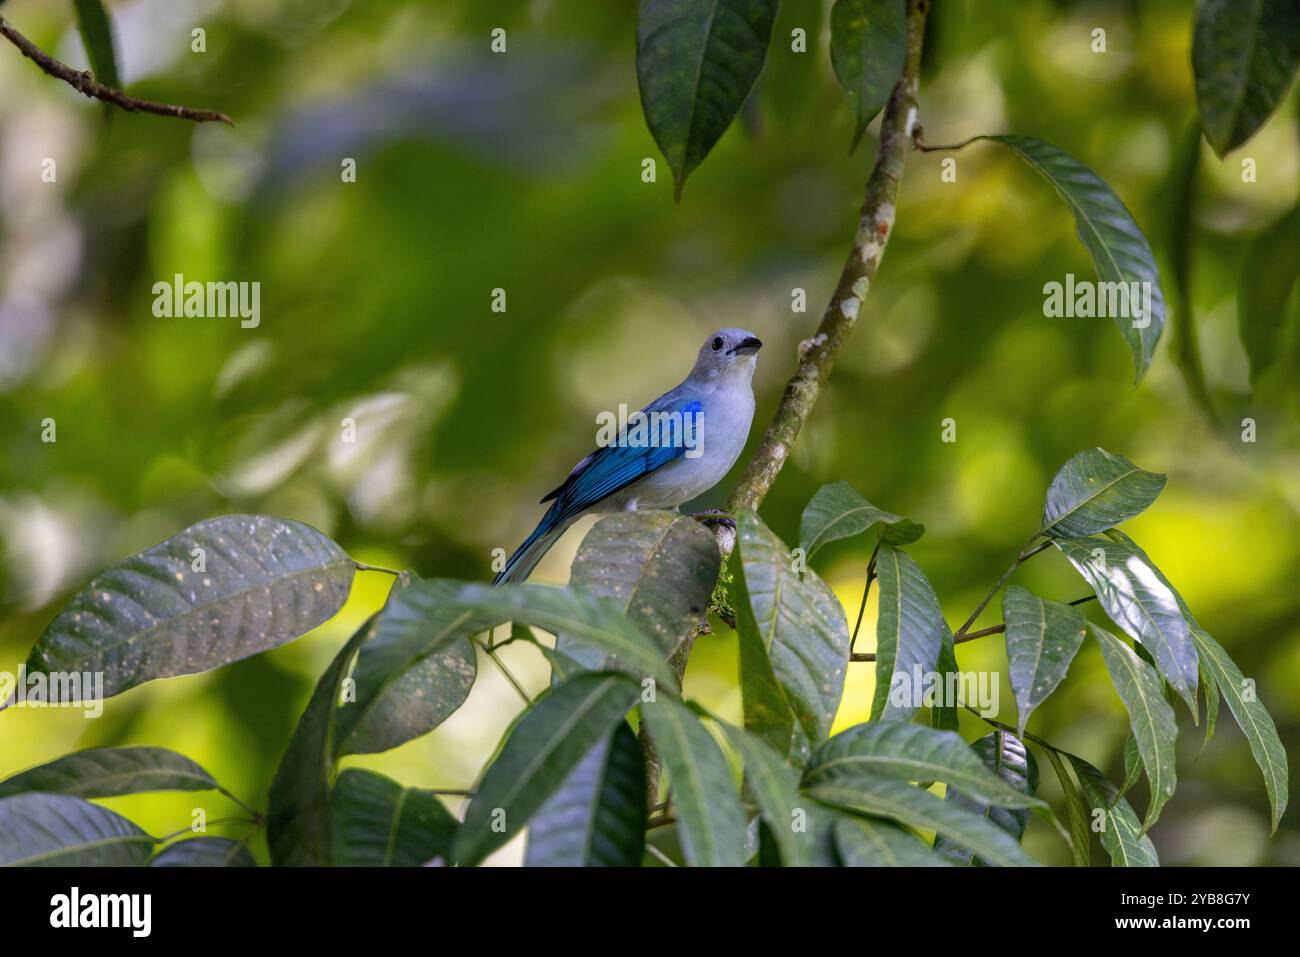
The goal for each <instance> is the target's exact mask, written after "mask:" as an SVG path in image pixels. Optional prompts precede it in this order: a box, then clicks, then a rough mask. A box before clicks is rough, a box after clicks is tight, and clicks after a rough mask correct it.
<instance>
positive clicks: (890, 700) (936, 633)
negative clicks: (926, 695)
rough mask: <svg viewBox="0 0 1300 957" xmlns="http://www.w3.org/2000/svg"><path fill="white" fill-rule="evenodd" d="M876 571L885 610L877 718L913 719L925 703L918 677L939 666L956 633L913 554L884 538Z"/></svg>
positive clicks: (879, 635)
mask: <svg viewBox="0 0 1300 957" xmlns="http://www.w3.org/2000/svg"><path fill="white" fill-rule="evenodd" d="M876 575H877V580H878V582H879V584H880V611H879V614H878V617H877V621H876V690H875V696H874V697H873V698H872V701H871V720H873V721H875V720H878V719H886V720H895V721H907V720H909V719H911V717H912V715H914V714H916V711H917V708H918V707H919V706H920V704H921V702H920V697H921V692H922V689H921V688H919V687H917V678H918V676H921V677H923V676H924V675H926V674H928V673H929V672H931V671H934V670H935V669H936V663H937V661H938V659H939V650H940V647H941V646H942V644H943V642H944V639H945V637H947V638H951V636H952V632H951V631H950V630H949V628H948V623H947V622H946V621H945V620H944V617H943V609H942V608H940V607H939V599H938V598H936V597H935V594H934V589H932V588H931V587H930V582H929V580H928V579H926V577H925V573H924V572H922V571H921V569H920V567H919V566H918V565H917V564H916V562H914V561H912V558H911V556H909V555H907V554H906V553H904V552H902V551H899V550H898V549H897V548H895V547H894V546H892V545H886V544H883V543H882V544H881V546H880V550H879V551H878V552H877V553H876ZM895 685H897V687H895Z"/></svg>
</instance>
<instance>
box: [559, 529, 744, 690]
mask: <svg viewBox="0 0 1300 957" xmlns="http://www.w3.org/2000/svg"><path fill="white" fill-rule="evenodd" d="M719 563H720V558H719V556H718V545H717V542H716V541H715V539H714V537H713V535H711V534H710V533H709V531H708V530H707V529H706V528H705V527H704V526H703V525H701V524H700V523H699V522H697V521H695V520H694V519H692V518H688V517H686V516H684V515H678V514H677V513H676V512H667V511H658V510H648V511H636V512H619V513H618V514H616V515H611V516H609V517H607V518H603V519H601V520H600V521H599V522H597V523H596V524H595V526H594V527H593V528H592V529H591V531H590V532H588V533H587V537H586V538H584V539H583V540H582V544H581V545H580V546H578V554H577V556H576V557H575V558H574V559H573V570H572V572H571V573H570V576H569V586H570V587H571V588H578V589H581V590H583V591H587V592H590V593H591V594H593V595H600V596H602V597H605V598H609V599H611V600H613V601H616V602H618V604H619V606H620V607H621V608H622V609H623V611H624V613H625V614H626V615H627V617H628V618H630V619H631V620H632V621H633V622H634V623H635V624H636V625H638V626H639V627H640V628H641V630H642V631H644V632H645V633H646V634H647V635H649V636H650V637H651V638H653V639H654V641H655V644H657V645H658V646H659V647H660V649H661V650H662V651H663V654H664V656H665V657H671V656H672V654H673V653H674V652H675V651H677V649H678V648H679V647H680V646H681V643H682V642H683V641H684V640H685V639H686V636H687V635H688V634H690V632H691V629H692V628H694V627H695V626H696V625H697V624H698V623H699V621H700V618H701V617H702V616H703V615H704V613H705V612H706V611H707V610H708V607H709V597H710V595H711V594H712V593H713V586H714V584H715V583H716V582H717V580H718V567H719ZM555 647H556V648H557V650H559V651H560V652H562V653H564V654H567V655H569V656H570V657H571V658H573V659H574V660H575V661H578V662H580V663H581V664H583V665H585V666H586V667H588V668H591V669H598V668H600V667H602V666H603V665H604V662H605V659H606V657H607V655H606V654H605V653H604V652H602V651H601V650H600V649H598V648H590V647H586V646H584V645H583V644H582V643H581V641H580V640H576V639H574V638H573V637H572V636H570V635H569V634H567V633H564V634H560V635H559V636H558V637H557V638H556V641H555Z"/></svg>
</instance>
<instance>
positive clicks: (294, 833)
mask: <svg viewBox="0 0 1300 957" xmlns="http://www.w3.org/2000/svg"><path fill="white" fill-rule="evenodd" d="M377 617H378V616H377V615H373V616H371V618H370V620H369V621H367V622H366V623H365V625H363V626H362V627H361V628H360V629H358V631H357V633H356V634H355V635H353V636H352V637H351V638H349V639H348V641H347V643H346V644H345V645H344V646H343V648H342V649H341V650H340V651H339V653H338V654H337V655H335V656H334V660H333V661H332V662H330V666H329V667H328V668H327V669H325V673H324V674H323V675H321V677H320V680H319V681H317V682H316V687H315V689H314V690H313V691H312V693H311V698H310V699H309V700H308V702H307V707H306V708H305V709H304V710H303V713H302V717H300V718H299V719H298V726H297V727H296V728H295V729H294V732H293V737H292V738H291V739H290V740H289V747H288V748H287V749H286V750H285V752H284V756H283V757H282V758H281V759H280V766H279V767H278V768H277V769H276V772H275V779H274V780H273V781H272V782H271V795H270V802H269V807H268V811H267V821H266V841H267V844H268V845H269V846H270V848H271V863H272V864H274V865H275V866H277V867H304V866H310V867H324V866H327V865H328V864H329V863H330V857H331V854H332V851H333V835H332V824H333V815H332V812H331V809H330V786H331V785H332V783H333V780H334V764H335V758H334V755H335V752H336V748H337V745H336V738H337V728H336V724H337V721H338V713H339V709H338V701H339V698H340V696H341V692H342V689H343V680H344V678H346V677H347V673H348V669H349V667H350V666H351V664H352V661H353V659H354V658H355V657H356V655H357V649H358V648H360V647H361V643H362V642H363V641H365V640H366V639H367V638H368V637H370V635H371V634H372V633H373V631H372V630H373V628H374V625H375V619H376V618H377Z"/></svg>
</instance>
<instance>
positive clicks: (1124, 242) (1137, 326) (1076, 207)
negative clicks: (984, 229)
mask: <svg viewBox="0 0 1300 957" xmlns="http://www.w3.org/2000/svg"><path fill="white" fill-rule="evenodd" d="M983 138H984V139H989V140H993V141H995V142H998V143H1001V144H1003V145H1004V146H1007V147H1009V148H1010V149H1012V150H1014V151H1015V152H1016V153H1017V154H1018V155H1019V156H1020V158H1021V159H1023V160H1024V161H1025V162H1026V163H1028V164H1029V165H1030V166H1032V167H1033V168H1034V169H1036V170H1037V171H1038V172H1039V173H1041V174H1042V175H1043V176H1044V177H1045V178H1046V179H1047V181H1048V182H1050V183H1051V184H1052V185H1053V186H1054V187H1056V191H1057V193H1059V194H1060V196H1061V198H1062V199H1063V200H1065V204H1066V205H1067V206H1069V207H1070V212H1071V213H1073V214H1074V224H1075V231H1076V232H1077V233H1078V235H1079V241H1080V242H1082V243H1083V245H1084V248H1085V249H1087V250H1088V255H1089V256H1091V257H1092V263H1093V265H1094V266H1095V267H1096V269H1097V278H1098V279H1099V280H1101V282H1102V283H1126V284H1127V283H1150V284H1151V286H1150V289H1151V301H1150V305H1151V308H1150V315H1147V316H1143V317H1141V319H1139V318H1138V317H1137V316H1136V315H1135V314H1132V313H1134V312H1135V310H1133V308H1132V306H1131V300H1130V307H1129V309H1128V310H1121V309H1116V310H1114V311H1115V312H1116V313H1117V314H1116V315H1115V316H1113V318H1114V320H1115V324H1116V325H1117V326H1118V327H1119V331H1120V334H1121V335H1122V336H1123V337H1124V341H1125V342H1127V343H1128V346H1129V350H1130V351H1131V352H1132V353H1133V364H1134V366H1135V367H1136V373H1135V376H1134V383H1135V384H1136V383H1138V382H1141V381H1142V377H1143V376H1144V375H1146V371H1147V368H1148V367H1149V366H1150V365H1151V358H1152V356H1153V355H1154V354H1155V349H1156V343H1157V342H1158V341H1159V340H1160V331H1161V330H1162V329H1163V328H1164V325H1165V298H1164V292H1163V291H1162V290H1161V288H1160V273H1159V271H1158V270H1157V268H1156V261H1155V257H1154V256H1152V254H1151V245H1150V244H1149V243H1148V242H1147V239H1146V236H1144V235H1143V234H1142V230H1141V229H1140V228H1138V224H1137V223H1136V222H1135V221H1134V220H1133V215H1132V214H1131V213H1130V212H1129V211H1128V209H1127V208H1126V207H1125V206H1124V203H1123V202H1122V201H1121V200H1120V198H1119V197H1118V196H1116V195H1115V191H1114V190H1112V189H1111V188H1110V187H1109V186H1107V185H1106V183H1105V182H1104V181H1103V180H1102V179H1101V178H1100V177H1099V176H1098V175H1097V174H1096V173H1094V172H1093V171H1092V170H1090V169H1089V168H1088V167H1086V166H1084V165H1083V164H1082V163H1080V162H1079V161H1078V160H1077V159H1075V158H1074V157H1073V156H1071V155H1070V154H1069V153H1067V152H1065V151H1064V150H1062V149H1060V148H1059V147H1056V146H1053V145H1052V144H1051V143H1046V142H1044V141H1043V140H1039V139H1035V138H1034V137H1032V136H988V137H983ZM1112 288H1113V287H1112ZM1120 288H1126V289H1131V288H1132V287H1128V286H1125V287H1120ZM1138 288H1139V289H1140V288H1141V287H1138ZM1100 292H1101V291H1100V290H1099V295H1100ZM1118 301H1123V300H1118ZM1124 311H1128V312H1129V313H1130V314H1131V315H1129V316H1123V315H1119V314H1118V313H1120V312H1124Z"/></svg>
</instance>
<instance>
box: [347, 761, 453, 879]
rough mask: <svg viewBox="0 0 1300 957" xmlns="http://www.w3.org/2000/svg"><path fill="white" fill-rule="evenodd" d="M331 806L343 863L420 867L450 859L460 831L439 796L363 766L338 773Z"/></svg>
mask: <svg viewBox="0 0 1300 957" xmlns="http://www.w3.org/2000/svg"><path fill="white" fill-rule="evenodd" d="M330 805H331V808H332V810H333V816H334V821H333V839H334V851H333V860H334V864H335V865H337V866H339V867H420V866H421V865H423V864H426V863H428V862H429V861H432V860H433V859H434V858H436V857H445V856H446V854H447V851H448V849H449V848H450V847H451V841H452V838H453V837H454V836H455V834H456V827H457V821H456V819H455V818H454V817H452V816H451V812H450V811H448V810H447V809H446V808H445V807H444V806H443V803H442V801H440V800H438V798H437V796H436V795H434V794H430V793H429V792H427V791H422V790H420V789H419V788H407V787H402V785H400V784H399V783H397V782H396V781H394V780H393V779H392V778H388V777H385V776H384V775H382V774H376V773H375V772H373V771H364V770H361V769H360V768H348V769H347V770H346V771H344V772H343V773H342V774H340V775H339V779H338V781H336V782H335V784H334V791H333V794H332V795H331V797H330Z"/></svg>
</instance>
